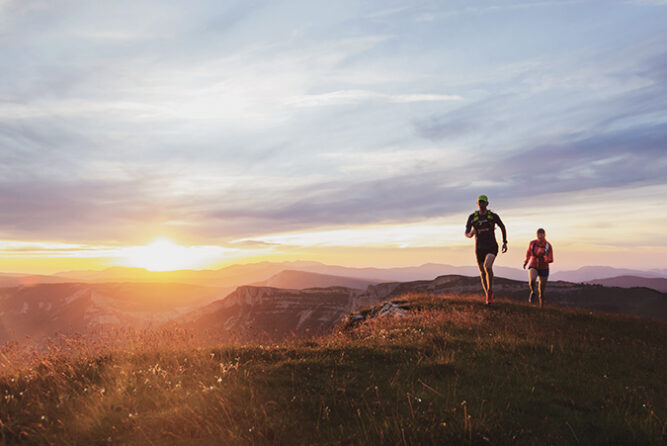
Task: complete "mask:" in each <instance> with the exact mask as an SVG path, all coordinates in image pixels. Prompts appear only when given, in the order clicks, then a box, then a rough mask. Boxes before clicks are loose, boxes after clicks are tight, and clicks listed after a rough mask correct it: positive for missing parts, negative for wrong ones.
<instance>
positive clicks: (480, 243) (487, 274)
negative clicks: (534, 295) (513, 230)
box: [465, 195, 507, 305]
mask: <svg viewBox="0 0 667 446" xmlns="http://www.w3.org/2000/svg"><path fill="white" fill-rule="evenodd" d="M488 204H489V199H488V198H487V197H486V195H480V196H479V197H478V198H477V205H478V206H479V210H478V211H475V212H473V213H472V214H470V217H468V222H467V223H466V232H465V236H466V237H468V238H472V237H473V236H476V238H475V253H476V255H477V267H478V268H479V273H480V278H481V279H482V288H483V289H484V294H485V295H486V304H487V305H489V304H491V303H493V262H494V260H496V256H497V255H498V242H497V241H496V225H498V226H500V230H501V231H502V233H503V251H502V252H507V232H506V231H505V225H504V224H503V222H502V221H501V220H500V216H498V214H496V213H494V212H491V211H490V210H488V209H487V208H486V207H487V206H488Z"/></svg>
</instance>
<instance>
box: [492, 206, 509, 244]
mask: <svg viewBox="0 0 667 446" xmlns="http://www.w3.org/2000/svg"><path fill="white" fill-rule="evenodd" d="M494 214H495V212H494ZM495 215H496V219H497V220H496V221H497V222H498V226H499V227H500V231H501V232H502V233H503V245H506V244H507V230H506V229H505V224H504V223H503V221H502V220H501V219H500V215H498V214H495Z"/></svg>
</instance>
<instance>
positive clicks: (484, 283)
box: [477, 263, 488, 294]
mask: <svg viewBox="0 0 667 446" xmlns="http://www.w3.org/2000/svg"><path fill="white" fill-rule="evenodd" d="M477 268H479V277H480V279H481V280H482V289H483V290H484V294H486V287H487V286H488V285H487V281H486V268H484V264H483V263H478V264H477Z"/></svg>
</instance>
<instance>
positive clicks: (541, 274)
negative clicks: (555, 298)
mask: <svg viewBox="0 0 667 446" xmlns="http://www.w3.org/2000/svg"><path fill="white" fill-rule="evenodd" d="M528 269H529V270H531V269H534V270H535V271H537V275H538V276H539V277H544V278H545V279H547V278H548V277H549V268H546V269H537V268H528Z"/></svg>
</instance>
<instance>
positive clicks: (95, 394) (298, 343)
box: [0, 294, 667, 445]
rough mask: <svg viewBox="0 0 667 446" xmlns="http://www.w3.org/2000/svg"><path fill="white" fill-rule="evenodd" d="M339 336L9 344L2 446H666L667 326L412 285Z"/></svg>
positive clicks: (162, 335) (0, 388)
mask: <svg viewBox="0 0 667 446" xmlns="http://www.w3.org/2000/svg"><path fill="white" fill-rule="evenodd" d="M401 300H402V301H405V303H404V305H405V306H406V307H408V308H409V312H408V313H407V314H406V315H405V316H403V317H397V318H392V317H389V318H378V319H372V320H369V321H366V322H364V323H361V324H359V325H357V326H354V327H350V328H345V327H344V326H343V325H340V326H339V327H337V328H336V330H335V331H334V333H332V334H331V335H328V336H323V337H318V338H312V339H308V340H288V341H283V342H280V343H274V344H259V343H247V344H244V343H241V342H240V341H238V340H237V341H234V342H231V341H225V342H224V343H223V342H221V341H220V340H219V338H216V335H214V334H210V333H209V334H207V335H204V334H202V333H195V332H191V331H187V330H182V329H179V328H178V327H171V328H168V329H164V330H158V331H143V332H134V333H127V332H123V333H112V334H107V335H102V334H100V336H98V337H95V338H94V339H92V338H90V339H82V338H81V339H76V338H74V339H71V338H67V339H62V338H61V339H56V340H54V341H53V343H52V344H51V345H50V346H48V348H42V349H37V348H34V347H33V348H32V349H30V348H27V349H26V347H24V346H19V345H18V344H8V345H5V346H4V347H3V350H2V354H1V355H0V358H2V360H1V361H0V366H1V367H2V371H1V372H0V397H1V398H2V399H1V400H0V421H1V423H0V441H1V442H2V443H3V444H17V443H23V444H81V445H88V444H202V445H204V444H206V445H208V444H290V445H291V444H341V443H344V444H447V443H450V444H661V443H662V442H664V441H665V439H666V438H667V437H666V436H665V430H666V426H667V401H666V398H667V386H666V385H665V379H664V370H665V369H666V368H665V367H666V366H667V359H666V358H667V354H666V353H667V351H666V350H667V347H666V346H665V339H667V325H665V324H662V323H658V322H652V321H644V320H639V319H635V318H629V317H610V316H602V315H597V314H589V313H588V312H585V311H581V310H563V309H557V308H546V309H544V310H543V311H539V310H538V309H536V308H533V307H528V306H526V305H520V304H515V303H509V302H502V301H501V302H499V303H498V304H497V305H495V306H493V307H490V308H489V307H485V306H484V305H483V304H481V302H479V299H472V298H469V297H466V296H448V297H444V296H435V295H431V294H411V295H406V296H402V297H401Z"/></svg>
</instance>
